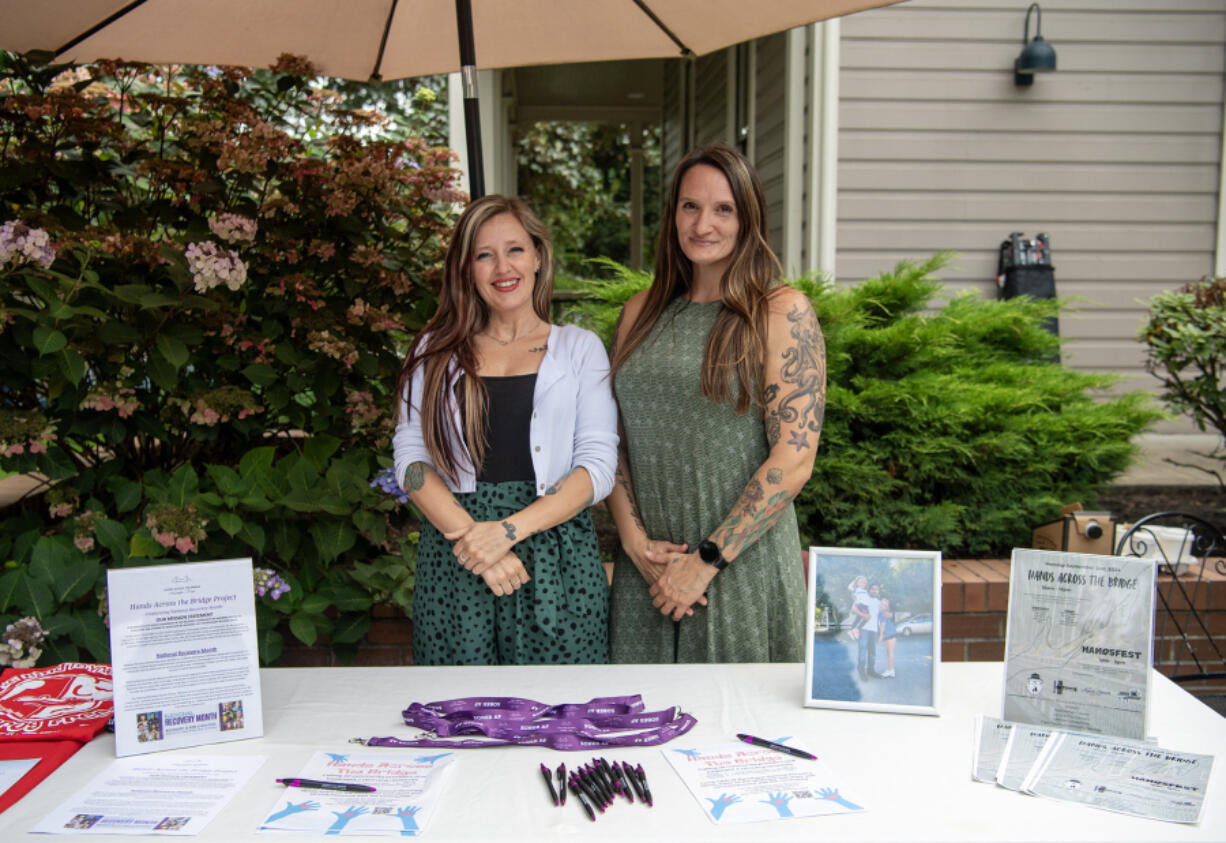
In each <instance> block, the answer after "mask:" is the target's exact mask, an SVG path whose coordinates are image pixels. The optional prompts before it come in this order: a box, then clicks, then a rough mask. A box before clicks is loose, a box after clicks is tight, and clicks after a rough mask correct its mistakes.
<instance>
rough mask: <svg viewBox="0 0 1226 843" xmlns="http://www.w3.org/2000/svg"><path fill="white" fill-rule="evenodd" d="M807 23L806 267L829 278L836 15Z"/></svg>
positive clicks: (835, 191)
mask: <svg viewBox="0 0 1226 843" xmlns="http://www.w3.org/2000/svg"><path fill="white" fill-rule="evenodd" d="M810 29H811V39H810V42H809V43H810V52H809V144H810V149H809V160H808V165H809V166H808V171H807V173H806V177H807V178H806V188H807V193H808V201H807V203H806V205H807V207H806V209H805V210H806V212H807V213H806V219H807V220H808V229H807V234H808V238H807V242H806V244H805V245H806V247H807V248H806V249H805V258H806V259H805V271H806V272H819V273H821V274H823V275H825V276H826V277H828V278H832V279H833V278H834V277H835V273H834V269H835V234H836V231H837V227H838V197H839V185H838V177H839V21H838V19H837V18H836V19H834V20H827V21H821V22H819V23H815V24H812V25H811V27H810Z"/></svg>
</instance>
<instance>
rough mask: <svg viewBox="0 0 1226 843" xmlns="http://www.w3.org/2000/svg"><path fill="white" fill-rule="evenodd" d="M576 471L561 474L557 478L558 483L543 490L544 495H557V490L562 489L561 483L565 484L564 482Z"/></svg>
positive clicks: (573, 469)
mask: <svg viewBox="0 0 1226 843" xmlns="http://www.w3.org/2000/svg"><path fill="white" fill-rule="evenodd" d="M577 470H578V469H575V468H572V469H571V470H570V471H568V472H566V473H565V474H563V475H562V476H561V477H559V478H558V482H557V483H554V484H553V485H552V486H550V487H549V488H548V489H546V490H545V494H547V495H556V494H557V493H558V491H559V490H560V489H561V488H562V484H563V483H565V482H566V481H567V479H568V478H569V477H570V476H571V475H572V474H574V473H575V472H576V471H577Z"/></svg>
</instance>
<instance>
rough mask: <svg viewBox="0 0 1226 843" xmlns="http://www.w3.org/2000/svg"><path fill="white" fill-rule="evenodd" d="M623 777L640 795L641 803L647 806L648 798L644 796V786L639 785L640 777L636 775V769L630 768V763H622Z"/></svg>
mask: <svg viewBox="0 0 1226 843" xmlns="http://www.w3.org/2000/svg"><path fill="white" fill-rule="evenodd" d="M622 777H623V778H624V779H625V780H626V781H628V782H629V783H630V787H631V788H633V789H634V792H635V793H636V794H637V795H638V797H639V801H640V802H643V803H644V804H646V802H647V798H646V797H645V796H643V786H642V785H640V784H639V777H638V776H636V775H635V774H634V768H633V767H631V766H630V762H629V761H623V762H622Z"/></svg>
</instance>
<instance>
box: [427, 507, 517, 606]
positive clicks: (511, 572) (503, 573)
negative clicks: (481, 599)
mask: <svg viewBox="0 0 1226 843" xmlns="http://www.w3.org/2000/svg"><path fill="white" fill-rule="evenodd" d="M513 530H514V527H511V529H510V530H508V528H507V526H506V525H505V523H504V522H499V521H474V522H473V523H472V524H469V525H467V526H465V527H461V528H460V529H458V530H453V531H451V532H449V533H443V536H444V537H445V538H447V539H450V540H451V541H454V542H455V547H454V548H453V549H452V552H453V553H454V554H455V557H456V561H457V562H459V563H460V564H461V565H463V566H464V567H465V568H467V569H468V570H470V571H472V572H473V573H474V574H476V575H477V576H479V577H481V578H482V579H483V580H485V584H486V585H488V586H489V587H490V591H492V592H494V594H495V595H497V596H499V597H505V596H506V595H508V594H511V593H512V592H514V591H516V590H517V589H518V588H519V587H520V586H522V585H523V584H524V583H526V582H528V580H530V579H531V577H529V576H528V571H527V569H526V568H524V563H523V562H522V561H521V560H520V558H519V557H518V556H516V555H515V554H514V553H512V552H511V548H512V547H513V546H514V544H515V543H514V541H512V539H511V538H510V536H509V533H511V532H512V531H513Z"/></svg>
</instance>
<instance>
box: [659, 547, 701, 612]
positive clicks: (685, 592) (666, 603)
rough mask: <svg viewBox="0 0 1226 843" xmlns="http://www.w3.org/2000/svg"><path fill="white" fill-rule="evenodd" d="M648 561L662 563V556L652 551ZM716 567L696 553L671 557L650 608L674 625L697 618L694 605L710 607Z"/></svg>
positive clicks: (660, 578)
mask: <svg viewBox="0 0 1226 843" xmlns="http://www.w3.org/2000/svg"><path fill="white" fill-rule="evenodd" d="M647 557H648V559H650V560H651V561H653V562H656V561H663V559H662V555H661V554H657V553H655V552H651V551H649V552H648V553H647ZM715 574H716V570H715V568H714V567H712V566H710V565H708V564H707V563H705V562H703V561H702V559H701V558H700V557H699V555H698V554H697V553H683V554H672V555H671V558H670V559H669V561H668V564H667V565H666V566H665V568H664V571H663V573H662V574H661V575H660V577H659V578H658V579H657V580H656V581H655V583H654V584H653V585H652V586H651V590H650V593H651V605H653V606H655V607H656V608H657V609H659V610H660V613H661V614H664V615H668V616H669V617H671V618H672V619H673V620H675V621H679V620H681V619H682V618H683V617H685V616H686V615H692V614H694V609H693V607H694V605H695V604H697V605H699V606H705V605H707V598H706V591H707V586H708V585H710V584H711V580H712V579H714V578H715Z"/></svg>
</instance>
